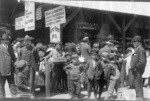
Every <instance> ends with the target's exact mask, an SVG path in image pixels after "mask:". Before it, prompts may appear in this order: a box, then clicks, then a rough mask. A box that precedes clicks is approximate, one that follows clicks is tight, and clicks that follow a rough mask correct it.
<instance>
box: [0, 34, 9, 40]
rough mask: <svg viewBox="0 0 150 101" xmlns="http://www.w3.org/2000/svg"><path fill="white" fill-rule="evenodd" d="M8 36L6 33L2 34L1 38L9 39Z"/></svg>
mask: <svg viewBox="0 0 150 101" xmlns="http://www.w3.org/2000/svg"><path fill="white" fill-rule="evenodd" d="M9 39H10V38H9V36H8V35H7V34H3V35H2V38H1V40H9Z"/></svg>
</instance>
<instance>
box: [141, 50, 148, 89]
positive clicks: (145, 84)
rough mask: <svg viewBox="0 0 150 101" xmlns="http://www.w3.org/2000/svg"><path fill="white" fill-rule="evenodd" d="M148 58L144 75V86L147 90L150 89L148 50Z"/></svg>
mask: <svg viewBox="0 0 150 101" xmlns="http://www.w3.org/2000/svg"><path fill="white" fill-rule="evenodd" d="M146 57H147V63H146V66H145V71H144V73H143V75H142V78H144V86H146V87H147V88H149V87H150V81H149V80H150V51H149V50H146Z"/></svg>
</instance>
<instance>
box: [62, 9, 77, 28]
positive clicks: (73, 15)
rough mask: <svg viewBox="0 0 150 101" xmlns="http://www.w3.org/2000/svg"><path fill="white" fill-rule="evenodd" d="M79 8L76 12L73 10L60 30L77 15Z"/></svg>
mask: <svg viewBox="0 0 150 101" xmlns="http://www.w3.org/2000/svg"><path fill="white" fill-rule="evenodd" d="M79 11H80V8H78V10H76V9H75V10H74V12H73V13H72V14H71V15H70V16H69V17H68V18H67V19H66V23H65V24H62V28H64V27H66V25H67V24H68V23H69V22H70V21H71V20H72V19H73V18H74V17H75V16H76V15H77V14H78V13H79Z"/></svg>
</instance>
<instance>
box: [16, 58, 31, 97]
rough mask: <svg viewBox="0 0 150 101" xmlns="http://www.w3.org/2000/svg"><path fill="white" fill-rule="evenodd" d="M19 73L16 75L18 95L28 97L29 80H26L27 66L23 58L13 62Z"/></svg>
mask: <svg viewBox="0 0 150 101" xmlns="http://www.w3.org/2000/svg"><path fill="white" fill-rule="evenodd" d="M15 65H16V69H17V70H19V73H18V74H17V76H16V86H17V94H18V97H29V91H30V87H29V82H28V78H27V75H28V72H29V71H28V67H27V64H26V61H25V60H20V61H18V62H16V63H15Z"/></svg>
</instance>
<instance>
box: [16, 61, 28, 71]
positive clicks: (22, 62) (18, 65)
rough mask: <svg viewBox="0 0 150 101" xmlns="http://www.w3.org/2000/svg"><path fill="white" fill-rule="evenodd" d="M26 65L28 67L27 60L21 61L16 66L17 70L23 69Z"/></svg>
mask: <svg viewBox="0 0 150 101" xmlns="http://www.w3.org/2000/svg"><path fill="white" fill-rule="evenodd" d="M25 65H26V61H25V60H20V61H17V62H16V63H15V66H16V68H17V69H22V68H23V67H24V66H25Z"/></svg>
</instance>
